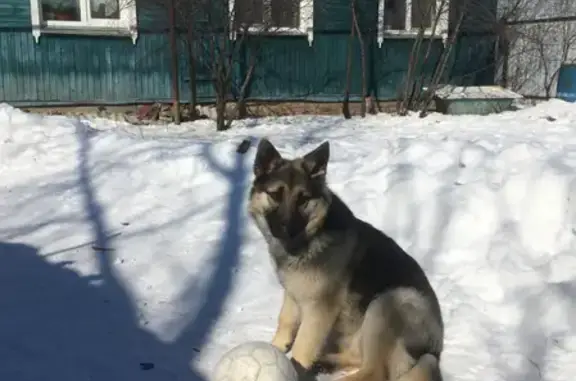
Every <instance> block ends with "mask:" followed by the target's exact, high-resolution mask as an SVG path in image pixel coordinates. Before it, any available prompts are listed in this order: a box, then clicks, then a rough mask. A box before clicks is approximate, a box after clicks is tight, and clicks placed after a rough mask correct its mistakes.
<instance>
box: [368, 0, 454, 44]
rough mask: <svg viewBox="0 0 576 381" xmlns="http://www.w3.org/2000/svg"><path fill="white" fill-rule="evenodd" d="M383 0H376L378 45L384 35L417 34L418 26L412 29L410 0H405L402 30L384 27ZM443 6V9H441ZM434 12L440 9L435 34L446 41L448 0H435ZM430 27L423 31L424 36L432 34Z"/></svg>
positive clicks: (411, 36) (405, 35) (407, 35)
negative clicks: (404, 16)
mask: <svg viewBox="0 0 576 381" xmlns="http://www.w3.org/2000/svg"><path fill="white" fill-rule="evenodd" d="M384 6H385V0H378V46H379V47H382V43H383V42H384V38H385V37H391V38H394V37H397V38H398V37H407V38H413V37H415V36H416V35H417V34H418V28H416V29H412V0H406V19H405V20H404V22H405V23H404V24H405V28H404V29H403V30H397V29H385V28H384V12H385V9H384ZM442 7H444V9H441V8H442ZM436 9H437V10H436V12H438V11H439V10H440V9H441V10H440V12H441V14H440V18H439V19H438V25H436V32H435V33H434V35H436V36H437V37H439V38H442V40H443V41H446V38H447V36H448V18H449V10H450V0H436ZM432 35H433V33H432V28H431V27H430V28H427V29H426V30H425V31H424V36H428V37H430V36H432Z"/></svg>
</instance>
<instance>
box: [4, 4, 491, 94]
mask: <svg viewBox="0 0 576 381" xmlns="http://www.w3.org/2000/svg"><path fill="white" fill-rule="evenodd" d="M320 1H321V0H316V4H317V6H316V9H315V36H314V43H313V45H312V46H311V47H310V46H309V45H308V41H307V39H306V38H305V37H301V36H296V37H288V36H284V37H280V36H275V37H258V41H259V42H258V46H259V47H260V48H259V55H258V56H259V62H258V65H257V66H256V71H255V73H254V80H253V82H252V83H251V86H250V88H249V97H250V98H252V99H266V100H321V101H337V100H340V99H341V97H342V93H343V90H344V83H345V77H346V57H347V49H348V38H349V37H348V30H349V26H350V14H349V12H350V11H349V8H348V0H322V6H320V5H319V3H320ZM491 1H492V0H491ZM361 7H362V10H363V12H361V14H362V15H363V16H362V18H361V22H362V25H363V26H365V29H366V30H374V29H375V28H371V26H374V25H375V23H376V2H375V1H370V0H361ZM29 12H30V10H29V0H2V5H0V47H2V48H1V49H0V101H4V102H10V103H14V104H18V105H33V104H36V105H42V104H70V103H82V104H86V103H88V104H90V103H92V104H115V103H139V102H150V101H169V100H170V98H171V94H170V82H171V81H170V51H169V46H170V45H169V40H168V37H167V35H166V34H165V33H164V32H159V31H158V29H157V30H156V31H153V30H152V28H154V27H156V28H158V25H167V23H166V19H165V17H164V12H163V11H162V10H161V9H153V8H151V7H146V8H145V9H144V8H140V9H139V10H138V16H139V25H140V27H141V28H142V29H143V31H142V33H141V34H140V36H139V38H138V41H137V43H136V45H133V44H132V41H131V40H130V39H129V38H115V37H88V36H70V35H68V36H65V35H49V34H44V35H42V36H41V37H40V42H39V43H38V44H37V43H35V41H34V39H33V38H32V34H31V31H30V14H29ZM373 34H374V33H371V35H373ZM412 44H413V40H411V39H389V40H386V41H385V43H384V45H383V46H382V48H379V47H378V46H377V44H376V42H375V39H374V38H373V37H368V38H367V39H366V48H367V49H366V50H367V61H368V66H367V69H368V73H367V74H368V86H369V89H370V90H372V91H374V93H375V94H376V95H377V96H378V98H379V99H382V100H390V99H395V98H396V96H397V92H398V88H399V87H400V86H401V83H402V80H403V77H404V75H405V72H406V68H407V65H408V57H409V54H410V51H411V49H412ZM493 45H494V44H493V42H492V41H491V39H490V38H488V37H483V36H475V37H474V36H471V37H464V38H462V39H461V41H460V42H459V43H458V45H457V47H456V49H455V51H454V54H453V59H452V60H451V62H450V66H449V68H450V70H449V73H450V78H448V80H450V81H451V82H456V83H458V82H460V83H467V84H489V83H492V78H493V68H492V67H491V62H492V60H493V58H492V57H493V48H492V47H493ZM434 46H435V49H433V51H434V52H436V53H437V52H439V50H440V48H441V44H440V42H439V41H434ZM180 48H181V49H180V52H181V55H180V68H181V73H180V88H181V96H182V99H183V100H188V99H189V98H190V94H189V87H188V83H187V77H188V75H187V65H188V59H187V55H186V53H185V52H186V50H185V49H184V44H182V46H181V47H180ZM354 49H355V51H356V52H359V47H358V44H357V43H355V45H354ZM248 56H249V52H246V54H245V56H244V60H243V59H240V60H239V61H238V68H237V72H238V73H240V72H241V69H242V67H243V64H245V62H243V61H247V60H248ZM207 58H208V57H206V56H204V57H200V58H199V60H200V61H205V60H206V59H207ZM432 61H433V60H432ZM206 66H207V65H203V64H202V63H200V64H199V65H198V71H199V72H198V76H197V81H198V95H199V98H200V100H201V101H210V100H212V99H213V91H212V88H211V84H210V76H209V73H208V71H207V69H206ZM352 67H353V75H352V76H353V81H352V89H351V90H352V93H353V94H354V95H359V94H360V90H361V86H360V58H359V54H356V55H355V57H354V60H353V66H352ZM431 70H432V65H428V67H426V68H425V70H424V73H427V72H431Z"/></svg>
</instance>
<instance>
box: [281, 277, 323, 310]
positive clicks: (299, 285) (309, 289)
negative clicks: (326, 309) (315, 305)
mask: <svg viewBox="0 0 576 381" xmlns="http://www.w3.org/2000/svg"><path fill="white" fill-rule="evenodd" d="M278 276H279V278H280V283H282V286H283V287H284V289H285V290H286V292H287V293H288V294H290V295H291V296H292V297H293V298H294V299H295V300H296V301H298V302H300V303H301V302H306V301H310V300H316V299H319V298H322V297H324V296H325V295H326V293H327V292H328V290H330V288H331V287H330V285H329V284H328V283H329V281H328V278H327V277H326V275H325V274H322V272H320V271H317V270H306V271H303V270H280V271H279V273H278Z"/></svg>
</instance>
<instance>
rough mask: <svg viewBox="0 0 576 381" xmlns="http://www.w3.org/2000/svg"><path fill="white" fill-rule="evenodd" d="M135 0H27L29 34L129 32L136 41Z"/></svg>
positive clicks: (117, 33) (126, 33)
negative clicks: (30, 24) (31, 29)
mask: <svg viewBox="0 0 576 381" xmlns="http://www.w3.org/2000/svg"><path fill="white" fill-rule="evenodd" d="M135 2H136V0H30V5H31V19H32V27H33V35H34V39H35V40H36V42H38V40H39V38H40V35H41V34H42V33H68V34H91V35H129V36H131V37H132V40H133V41H134V42H136V38H137V37H138V35H137V32H136V5H135Z"/></svg>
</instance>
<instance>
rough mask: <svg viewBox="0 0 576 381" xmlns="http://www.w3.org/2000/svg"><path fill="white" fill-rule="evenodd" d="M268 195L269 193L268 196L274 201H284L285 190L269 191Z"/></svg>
mask: <svg viewBox="0 0 576 381" xmlns="http://www.w3.org/2000/svg"><path fill="white" fill-rule="evenodd" d="M266 193H268V196H270V197H272V199H273V200H274V201H280V200H281V199H282V193H283V189H282V188H278V189H274V190H268V191H266Z"/></svg>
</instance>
